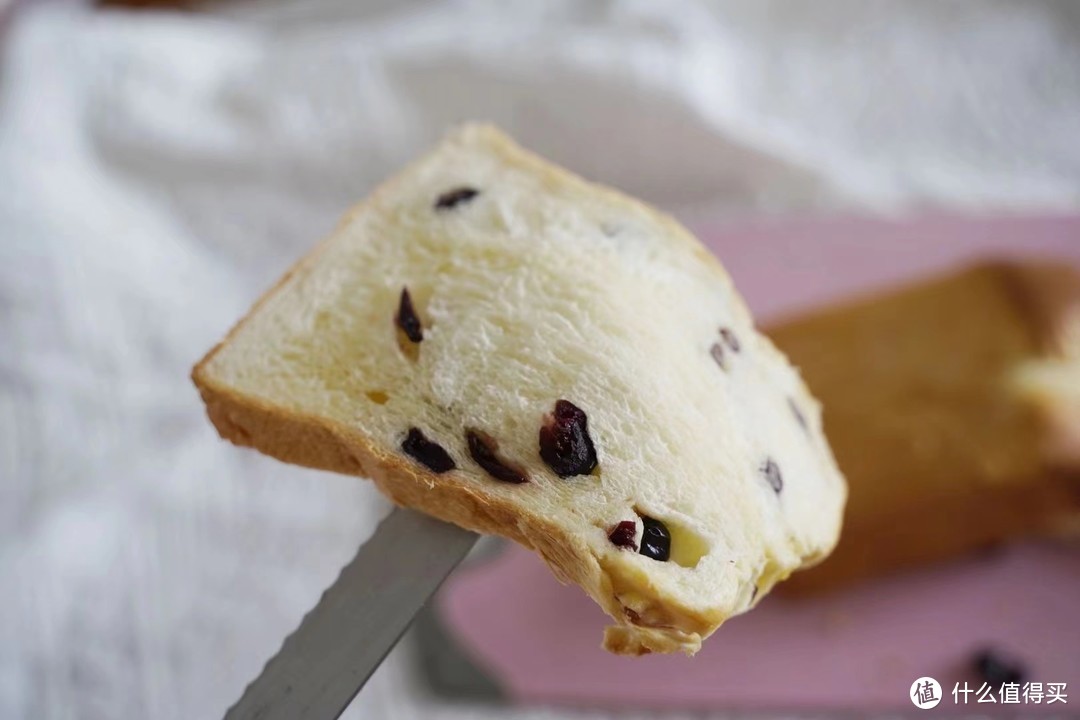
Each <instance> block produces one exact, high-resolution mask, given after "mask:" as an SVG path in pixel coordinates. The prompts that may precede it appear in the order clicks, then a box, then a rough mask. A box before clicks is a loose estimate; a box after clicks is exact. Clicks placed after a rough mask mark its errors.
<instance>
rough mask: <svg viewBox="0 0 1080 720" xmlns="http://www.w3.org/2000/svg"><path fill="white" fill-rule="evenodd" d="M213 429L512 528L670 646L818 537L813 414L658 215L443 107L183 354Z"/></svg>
mask: <svg viewBox="0 0 1080 720" xmlns="http://www.w3.org/2000/svg"><path fill="white" fill-rule="evenodd" d="M193 377H194V380H195V383H196V385H197V386H198V388H199V390H200V392H201V394H202V397H203V400H204V401H205V403H206V406H207V410H208V412H209V415H210V419H211V420H212V421H213V423H214V425H215V426H216V427H217V429H218V431H219V432H220V433H221V435H222V436H223V437H225V438H227V439H229V440H231V441H233V442H234V443H237V444H240V445H249V446H252V447H254V448H257V449H258V450H260V451H262V452H265V453H267V454H269V455H272V456H274V457H277V458H280V459H282V460H285V461H288V462H293V463H298V464H302V465H308V466H312V467H316V468H324V469H328V470H335V471H338V472H343V473H351V474H354V475H361V476H366V477H369V478H372V479H373V480H374V481H375V483H376V484H377V485H378V487H379V489H380V490H381V491H382V492H384V493H385V494H386V495H387V496H389V497H390V498H391V499H392V500H393V501H394V502H396V503H398V504H401V505H405V506H409V507H414V508H418V509H419V510H422V511H424V512H427V513H430V514H432V515H435V516H436V517H439V518H442V519H444V520H448V521H450V522H454V523H457V524H459V525H462V526H464V527H466V528H470V529H473V530H476V531H478V532H484V533H496V534H499V535H503V536H505V537H508V538H511V539H513V540H516V541H518V542H520V543H522V544H523V545H525V546H527V547H529V548H532V549H534V550H535V551H536V552H538V553H539V554H540V555H541V556H542V557H543V559H544V560H545V561H546V562H547V563H548V565H549V566H550V567H551V569H552V571H553V572H554V573H555V575H556V576H557V577H558V578H559V579H561V580H563V581H568V582H574V583H577V584H579V585H581V586H582V587H583V588H584V589H585V591H586V592H588V593H589V595H591V596H592V597H593V598H594V599H595V600H596V602H597V603H599V604H600V606H601V607H602V608H603V609H604V610H605V611H606V612H607V613H608V614H609V615H610V616H611V617H612V618H614V620H615V623H616V624H615V625H614V626H613V627H612V628H609V631H608V633H607V634H606V635H605V645H606V647H607V648H609V649H610V650H612V651H614V652H619V653H626V654H641V653H645V652H649V651H656V652H671V651H676V650H681V651H685V652H687V653H690V654H692V653H694V652H695V651H697V650H698V648H699V647H700V645H701V641H702V639H703V638H704V637H706V636H708V635H709V634H710V633H712V632H713V631H714V630H715V629H716V628H717V627H718V626H719V625H720V623H722V622H723V621H724V620H725V619H726V618H728V617H731V616H732V615H735V614H737V613H740V612H743V611H744V610H746V609H748V608H749V607H750V606H751V605H753V604H754V603H755V602H756V601H757V600H758V599H760V597H761V596H762V595H763V594H764V593H765V592H766V591H768V590H769V589H770V588H771V587H772V586H773V584H774V583H776V582H777V581H779V580H781V579H783V578H785V577H787V576H788V574H789V573H791V572H792V571H794V570H796V569H798V568H800V567H803V566H804V565H807V564H810V563H813V562H816V561H818V560H820V559H821V558H822V557H824V556H825V555H826V554H828V552H829V551H830V549H831V548H832V547H833V545H834V544H835V543H836V540H837V536H838V534H839V529H840V518H841V515H842V509H843V504H844V498H845V493H846V490H845V485H844V481H843V478H842V477H841V475H840V473H839V471H838V470H837V468H836V465H835V462H834V460H833V458H832V455H831V453H830V451H829V447H828V445H827V443H826V441H825V438H824V436H823V435H822V433H821V423H820V411H819V408H818V405H817V403H816V402H815V401H814V400H813V399H812V398H811V397H810V395H809V394H808V393H807V390H806V387H805V386H804V385H803V383H802V381H801V380H800V379H799V376H798V374H797V373H796V372H795V370H793V369H792V367H791V366H790V365H789V364H788V363H787V362H786V361H785V359H784V357H783V356H782V355H781V354H780V353H779V352H777V351H776V349H775V348H774V347H773V346H772V344H771V343H770V342H769V341H768V340H767V339H765V338H764V337H763V336H762V335H760V334H758V333H757V332H756V331H755V329H754V326H753V323H752V320H751V317H750V315H749V313H748V312H747V309H746V307H745V305H744V303H743V301H742V299H741V298H740V297H739V296H738V295H737V294H736V292H735V290H734V289H733V287H732V285H731V282H730V281H729V279H728V277H727V274H726V273H725V272H724V270H723V268H722V267H721V266H720V264H719V263H718V262H717V261H716V260H715V259H714V258H713V257H712V256H711V255H710V254H709V253H708V252H707V251H706V250H705V249H704V248H703V247H702V246H701V245H700V244H699V243H698V242H697V241H696V240H695V239H694V238H693V237H692V236H690V235H689V234H688V233H687V232H686V231H685V230H684V229H683V228H681V227H680V226H679V225H678V224H677V223H675V222H674V221H673V220H672V219H671V218H668V217H666V216H664V215H662V214H660V213H658V212H656V211H654V210H652V209H650V208H648V207H645V206H644V205H642V204H640V203H638V202H635V201H633V200H631V199H629V198H627V197H624V196H623V195H620V194H618V193H616V192H613V191H611V190H608V189H605V188H602V187H599V186H596V185H592V184H590V183H587V182H585V181H584V180H581V179H580V178H577V177H575V176H573V175H571V174H569V173H567V172H565V171H563V170H560V169H558V168H556V167H553V166H552V165H550V164H548V163H546V162H544V161H543V160H541V159H540V158H538V157H536V156H534V155H531V154H529V153H528V152H526V151H524V150H522V149H521V148H519V147H517V146H516V145H514V144H513V142H512V141H510V140H509V139H508V138H506V137H505V136H503V135H502V134H501V133H499V132H498V131H496V130H494V129H492V128H490V127H485V126H466V127H463V128H461V129H460V130H458V131H456V132H454V133H452V134H451V135H450V136H449V137H448V138H447V139H446V140H445V141H444V142H443V143H442V144H441V145H440V146H439V147H438V148H437V149H436V150H435V151H434V152H432V153H431V154H429V155H427V156H426V157H424V158H422V159H421V160H419V161H418V162H416V163H415V164H414V165H412V166H411V167H409V168H407V169H406V170H405V171H404V172H403V173H402V174H401V175H400V176H399V177H398V178H397V179H395V180H392V181H390V182H389V183H388V184H386V185H384V186H383V187H381V188H379V189H378V190H377V191H376V192H375V194H374V195H373V196H372V197H371V198H370V199H368V200H367V201H365V202H364V203H362V204H361V205H360V206H358V207H357V208H356V209H354V210H353V211H352V212H351V213H350V214H349V215H348V217H347V218H346V219H345V221H344V222H343V223H342V225H341V226H340V228H339V229H338V230H337V231H336V232H335V233H334V235H333V236H332V237H331V238H329V239H328V240H327V241H325V242H324V243H323V244H322V245H321V246H320V247H319V248H318V249H317V250H316V251H315V252H314V253H313V254H311V255H310V256H309V257H307V258H306V259H304V260H303V261H301V262H300V263H299V264H298V265H297V266H295V267H294V268H293V269H292V270H291V271H290V272H289V273H288V274H287V275H286V276H285V278H284V279H283V280H281V281H280V282H279V283H278V285H277V286H276V287H275V288H273V289H272V290H271V291H270V292H269V293H268V294H267V295H266V296H265V297H263V298H262V300H260V301H259V303H258V304H257V305H256V306H255V308H254V309H253V310H252V311H251V313H250V314H249V315H248V316H247V317H246V318H244V319H243V320H242V321H241V322H240V324H239V325H237V326H236V327H235V328H234V329H233V330H232V332H231V333H229V335H228V337H227V338H226V339H225V341H224V342H222V343H221V344H220V345H218V346H217V347H216V348H214V350H213V351H211V352H210V354H209V355H207V356H206V358H204V359H203V360H202V362H200V363H199V364H198V366H197V367H196V368H195V371H194V375H193Z"/></svg>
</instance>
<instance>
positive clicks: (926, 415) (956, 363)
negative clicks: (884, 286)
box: [767, 262, 1080, 592]
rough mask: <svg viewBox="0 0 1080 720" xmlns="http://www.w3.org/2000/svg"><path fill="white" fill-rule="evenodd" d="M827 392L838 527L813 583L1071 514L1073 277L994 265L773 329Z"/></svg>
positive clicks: (1077, 353)
mask: <svg viewBox="0 0 1080 720" xmlns="http://www.w3.org/2000/svg"><path fill="white" fill-rule="evenodd" d="M767 332H768V334H769V335H770V336H771V337H772V338H773V340H774V341H775V342H776V343H777V345H778V346H779V347H780V348H781V349H782V350H783V351H784V352H786V353H787V354H788V356H789V357H790V358H791V359H792V361H793V362H794V363H795V364H796V365H798V366H799V368H800V370H801V371H802V373H803V376H804V377H805V378H806V381H807V383H808V384H809V385H810V387H811V388H812V389H813V390H814V392H816V393H817V394H818V395H819V397H821V398H822V399H823V401H824V403H825V416H824V420H825V427H826V428H827V429H828V432H829V438H830V439H831V441H832V447H833V448H834V450H835V451H836V457H837V459H838V460H839V462H840V467H841V468H843V470H844V473H845V475H846V476H847V479H848V483H849V486H850V492H851V496H850V500H849V502H848V505H847V515H846V519H845V525H844V538H843V540H842V541H841V542H840V544H839V546H838V547H837V549H836V551H835V552H834V553H833V554H832V556H831V557H830V558H829V559H828V560H827V561H826V562H824V563H823V564H822V565H821V566H820V567H817V568H814V569H813V570H812V571H811V572H808V573H803V574H801V575H800V576H799V577H796V578H793V581H792V582H791V583H790V584H789V585H787V586H786V587H785V590H786V591H790V592H800V591H801V592H813V591H819V590H829V589H833V588H836V587H840V586H842V585H844V584H846V583H848V582H851V581H854V580H857V579H861V578H864V577H869V576H874V575H880V574H885V573H888V572H892V571H894V570H898V569H901V568H905V567H912V566H916V565H920V564H922V563H926V562H930V561H935V560H941V559H944V558H948V557H952V556H956V555H959V554H961V553H964V552H968V551H972V550H976V549H979V548H984V547H989V546H993V545H995V544H997V543H999V542H1001V541H1003V540H1005V539H1008V538H1010V537H1013V536H1015V535H1020V534H1024V533H1036V532H1043V531H1051V532H1053V531H1055V530H1057V529H1064V528H1066V527H1068V526H1069V525H1075V521H1076V519H1077V518H1080V273H1077V271H1076V270H1074V269H1072V268H1070V267H1068V266H1063V265H1054V264H1050V263H1006V262H991V263H984V264H981V265H978V266H976V267H971V268H967V269H964V270H962V271H959V272H955V273H953V274H950V275H947V276H944V277H936V278H932V279H929V280H926V281H923V282H919V283H916V284H914V285H911V286H908V287H904V288H901V289H898V290H893V291H890V292H886V293H884V294H880V295H878V296H875V297H869V298H862V299H858V300H855V301H852V302H850V303H847V304H844V305H842V306H838V307H835V308H830V309H826V310H824V311H821V312H817V313H814V314H812V315H809V316H806V317H802V318H795V319H792V320H789V321H787V322H785V323H782V324H778V325H776V326H775V327H772V328H770V329H769V330H768V331H767Z"/></svg>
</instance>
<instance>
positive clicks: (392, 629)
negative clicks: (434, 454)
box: [225, 508, 479, 720]
mask: <svg viewBox="0 0 1080 720" xmlns="http://www.w3.org/2000/svg"><path fill="white" fill-rule="evenodd" d="M478 537H479V536H478V535H476V534H475V533H472V532H469V531H468V530H463V529H461V528H459V527H457V526H455V525H450V524H449V523H444V522H442V521H440V520H436V519H435V518H432V517H428V516H427V515H422V514H420V513H418V512H415V511H413V510H408V509H405V508H397V509H395V510H394V511H393V512H391V513H390V515H388V516H387V517H386V518H385V519H384V520H383V521H382V522H381V523H379V526H378V528H377V529H376V530H375V534H374V535H372V536H371V538H369V539H368V541H367V542H366V543H364V544H363V545H362V546H361V547H360V550H359V552H357V554H356V557H354V558H353V559H352V561H350V562H349V564H348V565H346V566H345V568H344V569H342V571H341V574H340V575H339V576H338V579H337V580H335V581H334V584H333V585H331V586H330V587H329V588H328V589H327V590H326V592H324V593H323V596H322V598H321V599H320V600H319V602H318V604H317V605H316V606H315V608H314V609H312V610H311V611H310V612H309V613H308V614H307V615H305V616H304V619H303V620H302V621H301V623H300V627H298V628H297V629H296V630H295V631H294V632H293V633H292V634H291V635H289V636H288V637H287V638H286V639H285V642H284V643H283V644H282V646H281V649H280V650H279V651H278V653H277V654H276V655H275V656H274V657H273V658H271V659H270V660H269V662H267V663H266V666H265V667H264V668H263V671H262V673H261V674H260V675H259V676H258V677H257V678H255V680H254V681H252V683H251V684H250V685H248V686H247V689H246V690H244V694H243V695H242V696H241V698H240V700H239V701H237V703H236V704H235V705H233V706H232V708H230V709H229V711H228V712H227V713H226V714H225V720H335V718H337V717H338V716H340V715H341V713H343V712H345V708H346V707H348V705H349V703H350V702H351V701H352V699H353V698H354V697H355V696H356V694H357V693H358V692H359V691H360V688H362V687H363V685H364V683H365V682H367V679H368V678H369V677H371V674H372V673H373V672H375V668H377V667H378V666H379V663H381V662H382V660H383V658H385V657H386V654H387V653H388V652H390V650H391V648H393V647H394V645H395V644H396V643H397V641H398V639H399V638H400V637H401V635H402V633H404V632H405V629H406V628H408V627H409V624H410V623H411V622H412V619H413V616H414V615H416V613H417V612H418V611H419V610H420V608H421V607H422V606H423V605H424V603H425V602H426V601H427V599H428V598H429V597H430V596H431V595H432V593H434V592H435V590H437V589H438V587H439V585H441V584H442V582H443V580H445V579H446V576H447V575H449V574H450V571H451V570H453V569H454V567H455V566H457V564H458V563H459V562H461V560H462V559H463V558H464V557H465V556H466V555H467V554H468V552H469V550H470V549H471V548H472V546H473V545H474V544H475V543H476V540H477V539H478Z"/></svg>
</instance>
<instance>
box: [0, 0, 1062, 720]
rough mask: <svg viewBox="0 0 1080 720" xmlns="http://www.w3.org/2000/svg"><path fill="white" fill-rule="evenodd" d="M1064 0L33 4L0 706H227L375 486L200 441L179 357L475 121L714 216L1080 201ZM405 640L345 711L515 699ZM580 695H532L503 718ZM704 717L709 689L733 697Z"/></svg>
mask: <svg viewBox="0 0 1080 720" xmlns="http://www.w3.org/2000/svg"><path fill="white" fill-rule="evenodd" d="M1078 39H1080V6H1078V5H1076V4H1071V3H1069V2H1045V1H1039V2H1036V1H1029V2H1024V3H1011V2H1004V1H1002V2H992V1H989V0H983V1H980V2H974V1H968V2H964V1H960V0H955V1H952V2H947V3H908V2H901V1H899V0H896V1H894V2H862V1H855V0H851V1H841V0H819V1H818V2H815V3H780V2H762V1H760V0H747V1H746V2H735V1H728V2H704V1H703V0H675V1H669V2H664V3H652V2H644V1H643V0H642V1H635V0H626V1H622V2H618V1H614V0H612V1H610V2H594V3H574V2H566V1H564V2H547V3H532V2H524V1H519V2H494V1H491V2H486V1H481V0H473V1H462V2H454V3H445V4H443V3H432V2H419V1H415V0H414V1H412V2H405V3H393V2H390V1H389V0H383V1H381V2H376V3H367V4H365V5H364V6H363V7H362V8H360V7H356V6H355V4H354V3H352V2H348V1H347V0H324V1H322V2H315V1H314V0H303V1H301V0H295V1H288V0H286V1H284V2H282V1H278V2H252V1H250V0H246V1H243V0H242V1H241V2H236V3H234V4H231V5H227V6H224V7H222V8H220V9H216V10H213V11H212V12H210V13H206V14H183V15H181V14H176V15H170V14H163V13H154V14H142V15H132V14H123V13H118V12H112V13H97V14H95V13H91V12H90V11H88V10H86V9H83V8H80V7H78V6H75V5H50V4H31V5H28V6H25V7H23V8H20V9H19V10H18V11H17V12H16V13H15V14H14V15H13V16H12V17H10V18H9V20H8V22H7V25H6V28H5V29H4V32H3V35H2V41H0V52H2V55H0V589H2V592H0V717H3V718H13V719H26V720H38V719H41V718H65V719H66V718H87V719H95V720H96V719H98V718H140V719H141V718H164V719H169V720H171V719H173V718H176V719H180V718H185V719H186V718H197V717H198V718H202V717H205V718H214V717H219V716H220V715H221V713H222V712H223V710H224V709H225V708H226V707H227V706H228V705H229V704H230V703H231V702H232V701H234V700H235V699H236V697H237V696H238V694H239V692H240V690H241V689H242V688H243V686H244V684H245V683H246V682H247V681H248V680H250V679H251V678H252V677H253V676H254V675H255V674H256V672H257V671H258V670H259V669H260V668H261V666H262V663H263V662H264V661H265V660H266V659H267V657H268V656H269V655H270V654H271V653H272V652H273V651H274V650H276V649H277V647H278V645H279V643H280V641H281V639H282V638H283V637H284V635H285V634H286V633H287V632H288V631H289V630H291V629H292V628H293V627H294V626H295V624H296V622H297V620H298V619H299V617H300V616H301V615H302V614H303V612H304V611H306V610H307V609H308V608H309V607H311V606H312V605H313V604H314V602H315V601H316V599H317V598H318V596H319V594H320V593H321V591H322V589H323V588H324V587H325V586H326V585H328V584H329V583H330V582H331V581H332V580H333V578H334V577H335V576H336V574H337V571H338V569H339V568H340V566H341V565H342V564H343V563H344V562H346V561H347V560H348V558H350V557H351V556H352V554H353V552H354V551H355V549H356V547H357V546H358V544H359V543H360V542H361V541H362V540H363V539H364V538H365V537H366V536H367V534H368V533H369V532H370V529H371V528H372V526H373V523H374V522H375V521H376V519H377V518H378V517H379V516H380V515H381V514H382V513H384V512H385V509H386V505H385V503H383V502H382V501H381V500H380V499H379V498H378V497H377V496H376V494H375V492H374V491H373V490H372V489H371V487H370V486H369V485H368V484H366V483H363V482H358V481H356V480H355V479H350V478H345V477H337V476H332V475H327V474H322V473H316V472H312V471H305V470H302V469H298V468H293V467H285V466H283V465H280V464H278V463H275V462H273V461H270V460H267V459H264V458H261V457H259V456H257V455H256V454H254V453H251V452H241V451H239V450H236V449H233V448H231V447H229V446H227V445H225V444H223V443H221V442H219V441H218V440H217V439H216V436H215V435H214V433H213V431H212V429H211V428H210V426H209V424H208V423H207V421H206V420H205V419H204V417H203V413H202V408H201V406H200V404H199V402H198V399H197V396H196V393H195V392H194V390H193V389H192V387H191V385H190V383H189V382H188V381H187V373H188V370H189V368H190V366H191V364H192V363H193V362H194V361H195V360H196V359H198V357H199V356H200V355H201V354H202V353H203V352H204V351H205V350H206V349H207V348H208V347H209V346H210V345H211V344H212V343H213V342H215V341H216V340H217V339H219V338H220V337H221V336H222V334H223V333H224V331H225V330H226V329H227V328H228V327H229V325H230V324H231V323H232V322H234V321H235V320H236V319H237V318H238V317H239V316H240V314H241V313H242V312H243V311H244V310H246V309H247V307H248V305H249V303H250V302H251V301H252V300H253V299H254V298H255V297H256V295H257V294H258V293H259V292H261V291H262V290H263V289H264V288H265V287H267V286H268V285H269V284H270V283H271V282H272V281H273V280H274V279H275V278H276V277H277V276H278V275H280V273H282V272H283V271H284V269H285V268H286V267H287V266H288V265H289V264H290V263H291V262H292V261H293V260H294V259H295V258H296V257H298V256H299V255H300V254H301V253H302V252H304V251H305V250H306V249H307V248H308V247H310V245H311V244H312V243H313V242H314V241H315V240H316V239H318V238H319V237H320V236H322V235H324V234H325V233H327V232H329V231H330V230H331V229H332V228H333V226H334V224H335V223H336V221H337V219H338V217H339V216H340V214H341V213H342V212H343V211H344V210H345V208H346V207H347V206H348V205H349V204H350V203H351V202H353V201H355V200H356V199H358V198H360V197H362V196H363V195H365V194H366V193H367V192H368V191H369V190H370V189H371V188H372V187H373V185H374V184H375V183H376V182H377V181H378V180H380V179H381V178H383V177H385V176H386V175H387V174H388V173H389V172H391V171H392V170H393V169H395V168H396V167H397V166H399V165H400V164H401V163H403V162H404V161H406V160H407V159H409V158H411V157H413V156H415V155H416V154H417V153H419V152H421V151H422V150H423V149H424V148H426V147H427V146H429V145H430V144H432V143H433V142H434V141H435V140H436V138H437V137H438V136H439V135H440V134H441V132H442V130H443V129H444V128H445V127H446V126H447V125H448V124H450V123H453V122H456V121H460V120H465V119H472V118H475V119H486V120H492V121H495V122H497V123H499V124H501V125H503V126H504V127H505V128H506V129H508V130H509V131H510V132H511V133H512V134H514V135H516V136H517V137H518V138H519V139H520V140H521V141H522V142H523V143H525V144H526V145H528V146H530V147H532V148H533V149H535V150H537V151H539V152H541V153H543V154H545V155H548V156H550V157H552V158H553V159H555V160H557V161H559V162H561V163H563V164H565V165H568V166H569V167H571V168H573V169H574V170H576V171H578V172H579V173H582V174H584V175H586V176H588V177H591V178H595V179H599V180H602V181H604V182H607V183H610V184H613V185H615V186H618V187H620V188H622V189H624V190H626V191H629V192H631V193H634V194H637V195H640V196H643V197H645V198H646V199H648V200H651V201H653V202H656V203H658V204H660V205H662V206H663V207H665V208H667V209H669V210H672V211H674V212H676V213H677V214H678V215H680V216H681V217H683V218H684V219H687V220H689V221H691V222H693V223H696V224H697V225H698V226H700V225H701V224H702V223H705V222H713V223H725V222H729V221H732V220H740V221H742V220H745V219H747V218H752V217H756V216H760V215H772V216H774V215H789V216H790V215H801V214H811V213H822V212H828V213H836V212H871V213H889V214H902V213H909V212H921V211H930V212H942V211H947V212H951V211H964V212H979V213H986V212H1013V211H1025V212H1026V211H1031V212H1036V211H1040V210H1048V209H1052V210H1055V211H1060V210H1071V209H1075V208H1076V207H1077V205H1078V204H1080V141H1078V130H1080V43H1078ZM409 652H410V650H409V648H408V647H407V646H403V647H401V648H399V649H398V650H397V651H396V652H395V653H394V654H393V655H392V656H391V657H390V659H389V660H388V662H387V663H386V664H385V665H384V666H383V667H382V668H381V669H380V670H379V672H378V673H377V674H376V676H375V677H374V678H373V680H372V681H371V683H370V684H369V686H368V687H367V688H366V689H365V691H364V692H363V694H362V695H361V696H360V697H359V698H358V700H357V701H356V702H355V703H354V704H353V706H352V707H351V708H350V710H349V712H348V713H347V715H346V717H352V718H359V717H372V718H414V717H415V718H435V719H439V718H471V717H482V718H497V717H499V718H501V717H507V711H505V710H503V709H493V708H487V709H484V708H473V707H469V706H442V705H440V704H438V703H436V702H435V701H434V700H432V699H430V698H428V697H426V696H425V695H424V694H423V693H422V692H421V691H420V690H419V689H418V688H417V682H416V679H415V676H414V674H413V673H412V670H411V667H412V666H411V663H410V662H409V658H408V653H409ZM563 714H569V715H572V716H574V717H600V716H602V715H603V713H601V712H600V711H595V710H594V711H590V712H581V713H571V712H569V711H555V710H545V709H532V710H520V711H517V712H516V714H515V716H516V717H527V718H548V717H556V716H562V715H563ZM718 716H723V714H722V713H721V714H719V715H718Z"/></svg>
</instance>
